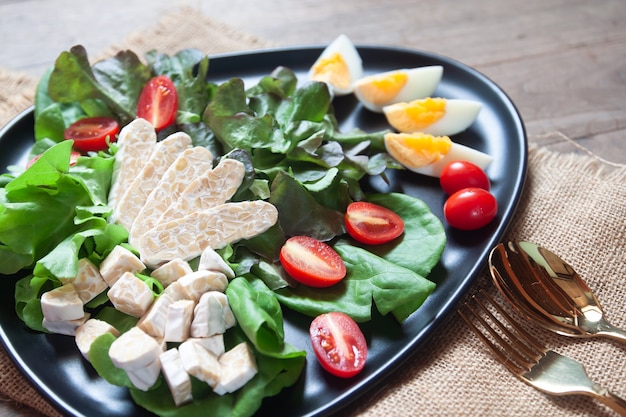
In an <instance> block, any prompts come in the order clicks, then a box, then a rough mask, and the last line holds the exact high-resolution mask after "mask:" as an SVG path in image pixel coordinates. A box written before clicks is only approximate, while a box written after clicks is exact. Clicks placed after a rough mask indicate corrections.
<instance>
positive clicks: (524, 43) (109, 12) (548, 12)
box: [0, 0, 626, 416]
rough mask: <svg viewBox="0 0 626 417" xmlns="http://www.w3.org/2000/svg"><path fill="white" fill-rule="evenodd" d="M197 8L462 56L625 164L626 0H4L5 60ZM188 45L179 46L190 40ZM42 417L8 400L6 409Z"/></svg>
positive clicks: (543, 126) (278, 27) (529, 117)
mask: <svg viewBox="0 0 626 417" xmlns="http://www.w3.org/2000/svg"><path fill="white" fill-rule="evenodd" d="M182 5H186V6H191V7H193V8H195V9H197V10H199V11H201V12H202V13H204V14H206V15H207V16H210V17H212V18H214V19H216V20H219V21H222V22H224V23H226V24H228V25H230V26H232V27H233V28H236V29H239V30H241V31H244V32H248V33H250V34H253V35H256V36H258V37H260V38H263V39H266V40H268V41H271V42H273V43H274V44H276V45H280V46H286V45H311V44H327V43H328V42H330V41H331V40H332V39H334V38H335V37H336V36H337V35H338V34H340V33H345V34H347V35H348V36H349V37H350V38H351V39H352V41H353V42H354V43H356V44H376V45H387V46H400V47H407V48H413V49H419V50H424V51H428V52H434V53H437V54H441V55H444V56H447V57H450V58H453V59H456V60H458V61H461V62H463V63H465V64H467V65H469V66H471V67H473V68H475V69H477V70H479V71H480V72H482V73H483V74H485V75H486V76H488V77H489V78H491V79H492V80H493V81H495V82H496V83H497V84H498V85H500V87H502V89H503V90H504V91H505V92H506V93H507V94H508V95H509V96H510V97H511V99H512V100H513V102H514V103H515V104H516V106H517V107H518V109H519V111H520V113H521V115H522V118H523V120H524V122H525V125H526V128H527V131H528V134H529V137H530V138H531V141H533V142H536V143H540V144H543V145H548V146H550V147H551V148H552V149H554V150H562V151H568V152H569V151H573V152H583V150H581V149H580V148H577V147H575V146H573V145H572V142H570V141H568V140H564V139H563V138H562V136H559V135H554V134H552V135H549V136H544V135H545V134H547V133H554V132H558V133H559V134H562V135H565V136H567V137H569V138H571V139H572V140H573V141H574V142H575V143H576V144H578V145H580V146H583V147H585V148H586V149H588V150H590V151H592V152H594V153H595V154H596V155H598V156H600V157H601V158H604V159H606V160H608V161H611V162H614V163H626V140H625V138H624V136H625V133H626V24H624V22H625V21H626V1H624V0H524V1H519V0H518V1H516V0H464V1H459V0H439V1H432V0H431V1H426V0H384V1H381V0H360V1H359V0H343V1H337V0H315V1H313V0H299V1H293V0H265V1H262V2H261V1H257V2H251V1H247V0H210V1H173V0H107V1H102V0H92V1H89V2H87V1H84V2H80V1H75V0H0V67H2V68H5V69H9V70H14V71H20V72H25V73H27V74H31V75H35V76H38V75H40V74H41V73H42V72H43V71H44V70H45V69H46V68H47V67H49V66H50V65H52V63H53V62H54V60H55V58H56V57H57V55H58V54H59V53H60V52H61V51H63V50H66V49H68V48H70V47H71V46H73V45H75V44H82V45H84V46H86V48H87V50H88V51H90V54H94V55H97V54H98V53H99V52H101V51H103V50H104V49H105V48H106V47H107V46H108V45H111V44H115V43H119V42H121V41H122V40H123V39H124V38H126V37H127V36H128V35H129V34H131V33H135V32H138V31H141V30H142V29H145V28H148V27H150V26H152V25H154V24H155V23H156V22H157V21H158V20H159V18H160V17H161V16H163V15H164V14H167V13H168V12H172V11H175V10H177V9H178V8H180V7H181V6H182ZM184 47H185V45H181V48H184ZM10 415H20V416H35V415H37V414H36V413H32V412H31V411H29V410H26V409H24V408H19V407H16V406H14V405H13V404H12V403H10V402H7V403H6V404H5V403H2V402H0V416H10Z"/></svg>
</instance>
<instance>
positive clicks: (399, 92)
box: [354, 65, 443, 113]
mask: <svg viewBox="0 0 626 417" xmlns="http://www.w3.org/2000/svg"><path fill="white" fill-rule="evenodd" d="M442 74H443V67H442V66H441V65H431V66H426V67H418V68H411V69H398V70H394V71H387V72H382V73H379V74H374V75H369V76H367V77H363V78H361V79H359V80H357V81H356V82H355V83H354V95H355V96H356V97H357V98H358V99H359V101H360V102H361V103H362V104H363V106H364V107H365V108H367V109H369V110H371V111H373V112H377V113H381V112H382V110H383V107H384V106H388V105H390V104H394V103H399V102H406V101H412V100H417V99H423V98H426V97H429V96H431V95H432V94H433V93H434V92H435V89H436V88H437V85H438V84H439V81H441V76H442Z"/></svg>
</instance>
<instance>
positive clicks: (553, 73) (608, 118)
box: [0, 0, 626, 163]
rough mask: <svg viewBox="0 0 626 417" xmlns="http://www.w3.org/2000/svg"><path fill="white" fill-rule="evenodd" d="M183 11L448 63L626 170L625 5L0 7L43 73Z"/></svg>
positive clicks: (12, 34)
mask: <svg viewBox="0 0 626 417" xmlns="http://www.w3.org/2000/svg"><path fill="white" fill-rule="evenodd" d="M181 4H188V5H191V6H193V7H195V8H197V9H199V10H202V11H203V13H205V14H206V15H208V16H211V17H213V18H215V19H218V20H221V21H223V22H225V23H227V24H229V25H231V26H233V27H235V28H237V29H240V30H243V31H246V32H249V33H251V34H254V35H256V36H258V37H260V38H264V39H266V40H269V41H272V42H274V43H276V44H277V45H302V44H326V43H328V42H330V41H331V40H332V39H334V38H335V37H336V36H337V35H338V34H339V33H345V34H347V35H348V36H349V37H350V38H351V39H352V40H353V41H354V42H355V43H369V44H382V45H394V46H403V47H409V48H416V49H421V50H425V51H429V52H435V53H438V54H442V55H446V56H448V57H451V58H454V59H457V60H459V61H461V62H463V63H465V64H467V65H470V66H472V67H474V68H476V69H477V70H479V71H481V72H482V73H484V74H485V75H487V76H488V77H490V78H491V79H492V80H494V81H495V82H496V83H497V84H499V85H500V86H501V87H502V88H503V89H504V91H506V92H507V94H508V95H509V96H510V97H511V98H512V100H513V101H514V102H515V103H516V105H517V107H518V109H519V111H520V112H521V114H522V117H523V119H524V121H525V124H526V128H527V131H528V134H529V136H530V137H531V138H533V139H534V140H535V141H536V142H540V143H543V144H548V145H551V146H552V147H553V148H554V149H557V150H559V149H562V150H571V149H572V145H571V143H568V142H563V141H561V140H557V142H559V143H546V141H547V140H549V141H554V140H555V139H554V138H555V136H551V139H541V138H540V137H539V136H538V135H541V134H544V133H547V132H560V133H562V134H564V135H566V136H568V137H569V138H571V139H573V140H574V141H576V143H578V144H580V145H582V146H584V147H586V148H587V149H590V150H591V151H593V152H594V153H596V154H597V155H599V156H601V157H602V158H605V159H607V160H609V161H612V162H618V163H626V141H625V140H624V139H623V136H624V133H625V130H626V25H624V24H623V22H624V21H625V20H626V2H624V1H623V0H602V1H599V2H598V1H594V0H526V1H524V2H519V1H514V0H467V1H462V2H460V1H457V0H440V1H436V2H433V1H423V0H386V1H380V0H361V1H357V0H345V1H340V2H339V1H335V0H317V1H314V2H308V1H300V2H297V3H295V2H293V1H291V0H268V1H264V2H249V1H246V0H211V1H210V2H201V1H193V2H190V1H187V2H174V1H171V0H150V1H149V0H136V1H128V0H109V1H107V2H103V1H95V2H76V1H72V0H45V1H44V0H29V1H21V2H18V1H15V0H0V66H2V67H5V68H9V69H15V70H20V71H24V72H27V73H31V74H41V73H42V71H43V70H44V69H45V68H47V67H48V66H49V65H51V64H52V63H53V62H54V59H55V58H56V56H57V55H58V54H59V52H61V51H62V50H65V49H67V48H69V47H70V46H72V45H74V44H77V43H81V44H83V45H85V46H86V47H87V49H88V50H89V51H90V52H91V53H92V54H97V53H98V52H99V51H102V50H103V49H104V48H105V47H106V46H108V45H110V44H112V43H115V42H120V41H121V40H123V39H124V38H125V37H126V36H127V35H128V34H129V33H132V32H136V31H138V30H140V29H142V28H145V27H148V26H150V25H153V24H154V23H155V22H156V21H157V20H158V19H159V17H160V16H162V15H163V14H164V13H167V12H168V11H173V10H175V9H176V8H178V7H180V5H181ZM182 46H183V45H181V47H182ZM576 151H578V152H580V150H576Z"/></svg>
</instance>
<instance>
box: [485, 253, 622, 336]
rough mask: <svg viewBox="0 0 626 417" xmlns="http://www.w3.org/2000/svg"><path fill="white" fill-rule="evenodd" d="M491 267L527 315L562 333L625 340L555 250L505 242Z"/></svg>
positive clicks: (500, 285)
mask: <svg viewBox="0 0 626 417" xmlns="http://www.w3.org/2000/svg"><path fill="white" fill-rule="evenodd" d="M489 270H490V272H491V276H492V278H493V281H494V283H495V284H496V286H497V287H498V289H500V291H501V292H502V294H503V295H504V296H505V297H506V298H507V299H508V300H509V301H510V302H511V304H513V306H515V307H517V308H518V309H519V310H520V311H521V312H522V313H523V314H525V315H526V316H527V317H528V318H530V319H532V320H534V321H536V322H537V324H539V325H541V326H543V327H544V328H547V329H548V330H552V331H555V332H557V333H559V334H563V335H566V336H572V337H608V338H611V339H613V340H617V341H619V342H622V343H626V331H624V330H621V329H618V328H617V327H615V326H613V325H612V324H610V323H609V322H608V321H607V320H606V318H605V317H604V312H603V311H602V307H601V305H600V303H599V302H598V300H597V298H596V297H595V295H594V294H593V292H592V291H591V289H589V287H588V286H587V284H585V282H584V281H583V280H582V279H581V278H580V276H579V275H578V274H577V273H576V271H574V269H573V268H572V267H571V266H570V265H568V264H567V263H566V262H565V261H563V260H562V259H561V258H559V257H558V256H557V255H555V254H554V253H552V252H550V251H548V250H547V249H545V248H542V247H540V246H537V245H535V244H533V243H530V242H509V243H508V244H507V245H504V244H502V243H500V244H499V245H497V246H496V247H495V248H494V249H493V250H492V251H491V254H490V256H489Z"/></svg>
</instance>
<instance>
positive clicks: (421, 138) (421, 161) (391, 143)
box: [385, 132, 452, 168]
mask: <svg viewBox="0 0 626 417" xmlns="http://www.w3.org/2000/svg"><path fill="white" fill-rule="evenodd" d="M385 147H386V148H387V152H389V155H391V156H392V157H393V158H394V159H395V160H396V161H398V162H399V163H401V164H402V165H404V166H405V167H407V168H420V167H423V166H426V165H429V164H432V163H434V162H437V161H438V160H440V159H441V158H443V157H444V156H445V155H446V154H447V153H448V152H449V151H450V148H451V147H452V141H451V140H450V138H449V137H448V136H433V135H428V134H425V133H419V132H418V133H387V134H386V135H385Z"/></svg>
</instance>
